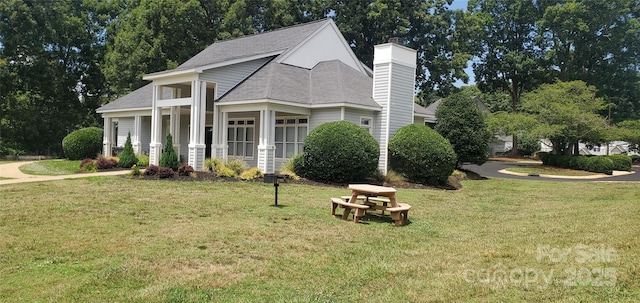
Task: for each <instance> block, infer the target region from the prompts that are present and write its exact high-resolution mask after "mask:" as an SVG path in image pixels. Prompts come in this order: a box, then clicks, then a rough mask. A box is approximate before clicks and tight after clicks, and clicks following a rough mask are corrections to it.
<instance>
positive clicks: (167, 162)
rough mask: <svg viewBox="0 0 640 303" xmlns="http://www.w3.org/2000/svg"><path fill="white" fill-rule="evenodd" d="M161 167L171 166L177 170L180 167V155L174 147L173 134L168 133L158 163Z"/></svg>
mask: <svg viewBox="0 0 640 303" xmlns="http://www.w3.org/2000/svg"><path fill="white" fill-rule="evenodd" d="M158 164H159V166H160V167H169V168H171V170H173V171H175V170H177V169H178V166H179V165H180V162H179V161H178V155H177V154H176V151H175V149H173V138H172V137H171V134H170V133H169V134H167V142H166V143H165V145H164V148H163V149H162V155H161V156H160V163H158Z"/></svg>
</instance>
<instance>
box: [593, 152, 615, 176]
mask: <svg viewBox="0 0 640 303" xmlns="http://www.w3.org/2000/svg"><path fill="white" fill-rule="evenodd" d="M588 167H589V169H588V171H590V172H594V173H604V174H607V175H612V174H613V160H611V159H609V158H608V157H606V156H596V157H589V163H588Z"/></svg>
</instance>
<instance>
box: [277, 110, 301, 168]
mask: <svg viewBox="0 0 640 303" xmlns="http://www.w3.org/2000/svg"><path fill="white" fill-rule="evenodd" d="M287 128H293V134H291V137H288V136H287ZM308 134H309V117H307V116H283V117H276V121H275V138H274V144H275V147H276V150H275V158H276V159H281V160H285V159H289V158H291V157H293V156H294V155H295V154H299V153H301V152H302V148H303V146H302V144H303V143H304V139H305V138H306V137H307V135H308ZM287 145H291V146H293V153H292V154H291V155H290V157H287Z"/></svg>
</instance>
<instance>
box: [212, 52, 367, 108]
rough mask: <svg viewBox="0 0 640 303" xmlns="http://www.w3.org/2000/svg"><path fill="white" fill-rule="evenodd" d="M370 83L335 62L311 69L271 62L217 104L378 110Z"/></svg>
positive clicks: (327, 62) (338, 62) (323, 63)
mask: <svg viewBox="0 0 640 303" xmlns="http://www.w3.org/2000/svg"><path fill="white" fill-rule="evenodd" d="M372 85H373V82H372V79H371V77H369V76H367V75H364V74H362V73H360V72H358V71H356V70H354V69H353V68H351V67H349V66H348V65H346V64H344V63H342V62H341V61H338V60H332V61H324V62H320V63H318V64H317V65H316V66H315V67H313V68H312V69H305V68H301V67H296V66H291V65H287V64H280V63H275V62H271V63H269V64H267V65H266V66H265V67H263V68H262V69H261V70H259V71H258V72H256V73H255V74H254V75H253V76H251V77H249V78H248V79H247V80H246V81H244V82H243V83H241V84H239V85H238V86H237V87H236V88H235V89H233V90H231V91H230V92H229V93H227V94H226V95H225V96H222V97H221V98H220V102H221V103H224V102H236V101H245V100H246V101H249V100H265V99H269V100H277V101H286V102H293V103H298V104H301V105H305V106H313V105H322V104H335V103H346V104H353V105H359V106H365V107H374V108H379V107H380V105H378V103H376V102H375V101H373V99H372V98H371V92H372Z"/></svg>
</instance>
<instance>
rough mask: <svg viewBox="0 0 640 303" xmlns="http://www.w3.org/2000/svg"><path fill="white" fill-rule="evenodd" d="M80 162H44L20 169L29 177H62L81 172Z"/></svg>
mask: <svg viewBox="0 0 640 303" xmlns="http://www.w3.org/2000/svg"><path fill="white" fill-rule="evenodd" d="M80 162H81V161H80V160H77V161H69V160H42V161H37V162H33V163H31V164H28V165H24V166H21V167H20V171H22V172H23V173H25V174H28V175H42V176H60V175H72V174H76V173H78V171H79V170H80Z"/></svg>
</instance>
